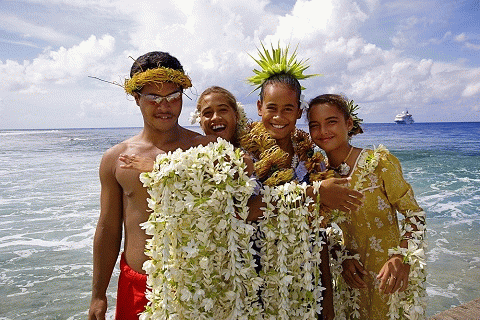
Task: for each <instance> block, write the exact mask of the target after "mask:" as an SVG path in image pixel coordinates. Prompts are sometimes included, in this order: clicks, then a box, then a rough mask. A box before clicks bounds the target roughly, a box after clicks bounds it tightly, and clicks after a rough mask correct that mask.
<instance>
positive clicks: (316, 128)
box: [308, 103, 353, 154]
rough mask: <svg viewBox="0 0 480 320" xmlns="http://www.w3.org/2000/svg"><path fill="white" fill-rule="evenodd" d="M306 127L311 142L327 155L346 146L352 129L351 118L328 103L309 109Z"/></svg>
mask: <svg viewBox="0 0 480 320" xmlns="http://www.w3.org/2000/svg"><path fill="white" fill-rule="evenodd" d="M308 126H309V129H310V136H311V137H312V140H313V142H315V144H316V145H317V146H319V147H320V148H322V149H323V150H325V152H326V153H327V154H328V153H330V152H332V151H335V150H339V149H340V150H341V149H342V148H344V147H347V146H348V132H349V131H350V130H351V129H352V128H353V120H352V118H351V117H350V118H348V119H346V120H345V116H344V115H343V113H342V112H341V111H340V110H339V109H338V108H337V107H336V106H335V105H332V104H329V103H323V104H316V105H313V106H312V107H311V108H310V111H309V121H308Z"/></svg>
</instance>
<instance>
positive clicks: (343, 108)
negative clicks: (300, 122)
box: [307, 94, 363, 137]
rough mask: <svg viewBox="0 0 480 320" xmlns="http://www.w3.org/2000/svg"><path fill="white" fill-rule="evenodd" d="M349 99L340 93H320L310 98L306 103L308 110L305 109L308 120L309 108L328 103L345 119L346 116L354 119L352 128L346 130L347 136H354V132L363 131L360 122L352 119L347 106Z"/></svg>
mask: <svg viewBox="0 0 480 320" xmlns="http://www.w3.org/2000/svg"><path fill="white" fill-rule="evenodd" d="M348 101H349V100H348V99H347V97H345V96H343V95H340V94H322V95H319V96H316V97H315V98H313V99H312V100H310V102H309V104H308V110H307V119H308V120H310V110H311V109H312V107H313V106H315V105H318V104H329V105H332V106H334V107H336V108H337V110H339V111H340V112H341V113H342V114H343V116H344V118H345V120H347V119H348V118H352V120H354V124H353V128H352V130H350V131H349V132H348V136H349V137H351V136H354V135H356V134H360V133H363V129H362V127H360V124H359V123H358V122H356V121H355V119H353V118H354V117H353V116H352V114H351V110H350V109H351V108H350V106H349V102H348Z"/></svg>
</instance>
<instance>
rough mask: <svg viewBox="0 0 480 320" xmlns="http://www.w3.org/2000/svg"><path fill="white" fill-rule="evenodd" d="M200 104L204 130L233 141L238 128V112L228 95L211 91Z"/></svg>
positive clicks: (206, 132) (208, 133) (201, 122)
mask: <svg viewBox="0 0 480 320" xmlns="http://www.w3.org/2000/svg"><path fill="white" fill-rule="evenodd" d="M199 106H200V126H201V127H202V129H203V132H205V134H206V135H214V136H217V137H220V138H223V139H225V140H227V141H229V142H233V139H234V138H235V131H236V128H237V113H236V112H235V109H234V108H233V107H232V106H231V102H230V101H229V100H228V99H227V97H226V96H225V95H224V94H222V93H219V92H211V93H209V94H206V95H204V96H203V97H202V100H201V101H200V102H199Z"/></svg>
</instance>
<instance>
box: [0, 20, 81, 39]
mask: <svg viewBox="0 0 480 320" xmlns="http://www.w3.org/2000/svg"><path fill="white" fill-rule="evenodd" d="M0 28H1V29H3V30H6V31H9V32H12V33H21V34H22V35H23V37H24V38H27V39H28V38H36V39H42V40H45V41H49V42H53V43H63V42H75V41H78V38H77V37H75V36H72V35H68V34H63V33H61V32H58V30H55V29H53V28H51V27H46V26H40V25H37V24H34V23H30V22H29V21H26V20H23V19H21V18H19V17H16V16H13V15H6V14H0Z"/></svg>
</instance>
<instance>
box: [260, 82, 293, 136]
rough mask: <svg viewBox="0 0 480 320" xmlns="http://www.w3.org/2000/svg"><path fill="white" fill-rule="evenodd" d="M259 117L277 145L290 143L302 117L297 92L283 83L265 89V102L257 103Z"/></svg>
mask: <svg viewBox="0 0 480 320" xmlns="http://www.w3.org/2000/svg"><path fill="white" fill-rule="evenodd" d="M257 109H258V115H259V116H260V117H262V123H263V125H264V126H265V129H266V130H267V132H268V133H269V134H270V135H271V136H272V138H274V139H275V140H277V143H279V144H282V143H290V141H291V139H290V137H291V134H292V132H294V131H295V126H296V123H297V119H300V117H301V116H302V110H301V109H300V107H299V101H298V98H297V93H296V92H295V90H293V89H291V88H290V87H289V86H288V85H285V84H281V83H274V84H269V85H268V86H266V87H265V89H264V94H263V101H258V102H257Z"/></svg>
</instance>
